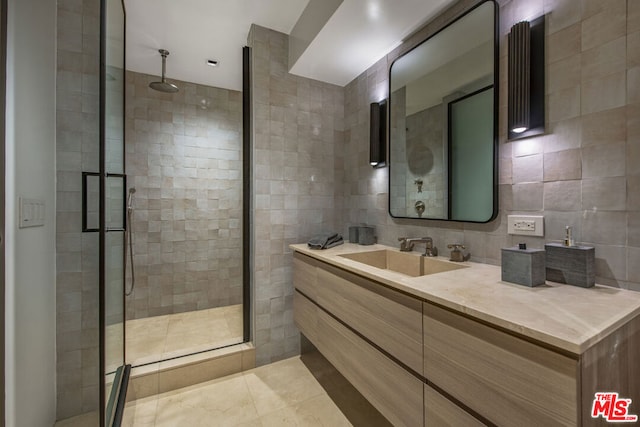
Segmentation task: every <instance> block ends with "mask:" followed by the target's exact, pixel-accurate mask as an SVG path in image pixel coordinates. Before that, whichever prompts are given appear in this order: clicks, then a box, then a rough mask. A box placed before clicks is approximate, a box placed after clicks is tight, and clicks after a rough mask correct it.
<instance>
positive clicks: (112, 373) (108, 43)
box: [100, 0, 130, 426]
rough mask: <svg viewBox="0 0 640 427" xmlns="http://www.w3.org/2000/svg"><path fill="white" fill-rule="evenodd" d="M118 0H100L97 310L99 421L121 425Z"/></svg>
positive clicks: (121, 13) (121, 23)
mask: <svg viewBox="0 0 640 427" xmlns="http://www.w3.org/2000/svg"><path fill="white" fill-rule="evenodd" d="M124 29H125V10H124V4H123V3H122V0H102V33H101V37H102V38H101V46H102V55H101V87H100V93H101V116H100V120H101V122H100V128H101V135H100V137H101V140H100V145H101V153H100V190H101V191H100V193H101V200H100V242H101V249H102V254H103V256H102V257H101V259H100V267H101V283H100V288H101V292H100V297H101V298H100V312H101V319H100V320H101V326H102V327H101V333H102V349H101V367H102V375H103V396H102V397H103V398H102V402H103V405H104V407H103V409H104V411H103V412H104V413H103V417H102V423H103V424H102V425H105V426H111V425H119V424H118V423H119V419H120V418H121V417H122V411H123V404H124V396H125V394H126V387H127V381H128V374H129V370H130V367H128V366H126V365H125V364H124V340H125V336H124V334H125V329H124V313H125V311H124V249H125V248H124V245H125V232H126V231H125V229H126V220H125V215H126V207H125V199H126V194H125V192H126V189H127V183H126V176H125V174H124V88H125V81H124V80H125V72H124V69H125V67H124V49H125V44H124V43H125V39H124V37H125V36H124Z"/></svg>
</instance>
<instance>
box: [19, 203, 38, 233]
mask: <svg viewBox="0 0 640 427" xmlns="http://www.w3.org/2000/svg"><path fill="white" fill-rule="evenodd" d="M19 205H20V223H19V227H20V228H26V227H38V226H42V225H44V200H38V199H25V198H22V197H20V203H19Z"/></svg>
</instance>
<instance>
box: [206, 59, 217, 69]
mask: <svg viewBox="0 0 640 427" xmlns="http://www.w3.org/2000/svg"><path fill="white" fill-rule="evenodd" d="M218 64H219V62H218V61H216V60H215V59H207V65H208V66H209V67H217V66H218Z"/></svg>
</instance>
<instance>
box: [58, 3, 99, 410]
mask: <svg viewBox="0 0 640 427" xmlns="http://www.w3.org/2000/svg"><path fill="white" fill-rule="evenodd" d="M57 4H58V6H57V7H58V12H57V13H58V35H57V43H58V48H57V61H58V66H57V73H58V74H57V89H56V96H57V105H56V112H57V124H56V128H57V129H56V140H57V145H56V169H57V182H56V199H57V201H56V269H57V277H56V318H57V323H56V347H57V351H56V356H57V417H58V419H64V418H68V417H71V416H74V415H78V414H81V413H85V412H89V411H93V410H97V409H98V406H97V405H98V402H99V385H98V380H99V376H98V369H99V366H98V363H99V357H98V356H99V354H98V340H99V335H98V332H99V331H98V235H97V233H82V231H81V230H82V216H81V204H82V195H81V190H82V171H93V172H98V166H99V165H98V152H99V122H98V110H99V105H100V103H99V65H100V57H99V52H100V40H99V31H100V24H99V17H100V1H99V0H58V3H57Z"/></svg>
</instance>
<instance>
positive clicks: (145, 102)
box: [125, 71, 242, 319]
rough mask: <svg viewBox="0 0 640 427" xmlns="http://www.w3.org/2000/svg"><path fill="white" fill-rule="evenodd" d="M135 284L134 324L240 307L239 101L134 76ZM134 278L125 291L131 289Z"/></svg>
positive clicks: (129, 127)
mask: <svg viewBox="0 0 640 427" xmlns="http://www.w3.org/2000/svg"><path fill="white" fill-rule="evenodd" d="M126 78H127V90H126V94H127V102H126V105H127V110H126V123H125V131H126V142H127V144H126V156H127V159H126V160H127V161H126V167H127V174H128V182H127V185H128V187H129V188H135V189H136V192H135V194H134V195H133V196H134V203H133V206H134V213H133V224H132V226H133V227H132V228H133V233H134V234H133V237H134V242H135V243H134V250H133V252H134V265H135V272H136V284H135V288H134V291H133V294H132V295H131V296H130V297H129V299H128V301H127V318H128V319H137V318H141V317H148V316H158V315H164V314H173V313H180V312H184V311H193V310H200V309H207V308H214V307H219V306H225V305H229V304H239V303H241V302H242V252H241V251H242V235H241V213H242V212H241V209H242V205H241V204H242V176H241V175H242V173H241V171H242V153H241V148H242V147H241V146H242V142H241V135H242V134H241V132H242V129H241V124H242V115H241V114H242V103H241V93H240V92H237V91H231V90H226V89H220V88H214V87H208V86H204V85H199V84H194V83H188V82H182V81H175V84H176V85H177V86H178V87H179V88H180V91H179V92H177V93H175V94H166V93H161V92H157V91H155V90H152V89H150V88H149V83H150V82H152V81H157V80H158V79H159V77H157V76H151V75H146V74H141V73H135V72H131V71H128V72H127V74H126ZM130 280H131V277H130V270H127V287H129V286H130V283H131V282H130Z"/></svg>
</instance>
